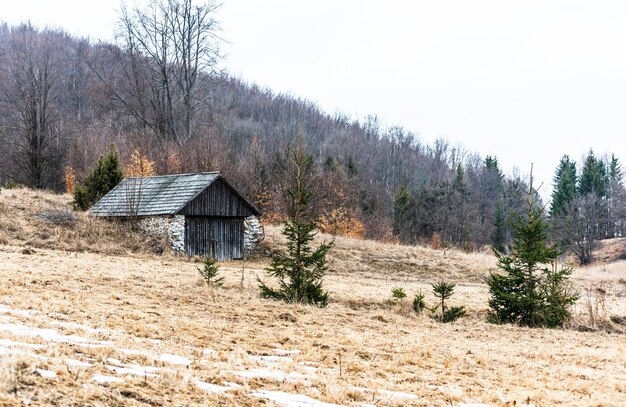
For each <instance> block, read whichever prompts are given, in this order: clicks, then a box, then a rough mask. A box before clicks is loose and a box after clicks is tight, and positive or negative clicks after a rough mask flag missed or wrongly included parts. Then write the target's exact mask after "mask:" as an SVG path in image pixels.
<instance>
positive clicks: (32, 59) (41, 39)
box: [1, 24, 66, 189]
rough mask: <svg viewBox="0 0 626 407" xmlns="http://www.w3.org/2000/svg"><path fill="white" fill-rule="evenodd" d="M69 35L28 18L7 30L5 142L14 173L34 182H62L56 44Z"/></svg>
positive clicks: (59, 70) (59, 55) (60, 90)
mask: <svg viewBox="0 0 626 407" xmlns="http://www.w3.org/2000/svg"><path fill="white" fill-rule="evenodd" d="M65 40H66V36H65V34H63V33H61V32H56V31H51V30H45V31H43V32H41V33H40V32H38V31H37V30H36V29H35V28H34V27H32V26H31V25H30V24H23V25H20V26H18V27H14V28H11V29H10V31H9V41H8V48H7V50H6V53H7V54H6V63H7V66H6V68H7V69H6V71H5V72H4V75H6V76H5V80H6V82H5V84H4V85H5V86H4V87H3V92H2V95H1V96H2V99H3V102H4V103H3V106H4V109H3V110H4V111H5V114H6V115H7V117H6V118H5V123H4V126H3V127H4V131H3V134H4V138H5V140H4V143H5V145H6V147H7V151H8V156H9V159H10V161H11V163H12V166H13V168H11V170H12V171H11V174H10V177H11V178H13V179H14V180H16V181H18V182H22V183H24V184H26V185H29V186H31V187H34V188H54V189H60V188H61V187H62V185H63V176H62V169H63V163H62V161H61V158H62V156H63V152H64V147H65V138H64V137H63V134H62V132H61V129H60V124H59V122H60V107H59V104H60V101H59V99H60V98H61V96H62V94H63V92H64V90H65V89H64V85H65V84H64V75H63V72H62V68H61V61H62V60H63V58H64V56H63V53H62V51H61V50H59V47H58V45H59V44H62V43H64V42H65Z"/></svg>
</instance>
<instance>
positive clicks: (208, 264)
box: [198, 256, 224, 302]
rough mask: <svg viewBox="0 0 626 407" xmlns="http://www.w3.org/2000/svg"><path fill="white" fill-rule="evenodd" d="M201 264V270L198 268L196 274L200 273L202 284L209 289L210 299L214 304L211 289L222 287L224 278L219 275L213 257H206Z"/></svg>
mask: <svg viewBox="0 0 626 407" xmlns="http://www.w3.org/2000/svg"><path fill="white" fill-rule="evenodd" d="M203 264H204V266H203V267H202V268H198V273H200V276H201V277H202V279H203V280H204V282H205V283H206V284H207V286H209V288H210V289H211V298H212V299H213V302H215V293H214V292H213V289H214V288H216V287H221V286H222V285H224V277H223V276H220V275H219V266H218V265H217V262H216V261H215V259H214V258H213V257H211V256H208V257H207V258H205V259H204V262H203Z"/></svg>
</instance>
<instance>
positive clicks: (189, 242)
mask: <svg viewBox="0 0 626 407" xmlns="http://www.w3.org/2000/svg"><path fill="white" fill-rule="evenodd" d="M185 251H186V252H187V255H188V256H212V257H213V258H215V259H217V260H220V261H223V260H234V259H241V258H243V218H235V217H210V218H209V217H196V216H191V217H189V216H187V217H185Z"/></svg>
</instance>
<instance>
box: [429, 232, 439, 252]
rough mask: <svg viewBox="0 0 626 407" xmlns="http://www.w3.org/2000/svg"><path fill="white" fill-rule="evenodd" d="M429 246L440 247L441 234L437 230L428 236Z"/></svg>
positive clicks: (437, 248) (436, 248)
mask: <svg viewBox="0 0 626 407" xmlns="http://www.w3.org/2000/svg"><path fill="white" fill-rule="evenodd" d="M430 247H431V248H433V249H435V250H439V249H441V234H439V232H435V233H433V235H432V237H431V238H430Z"/></svg>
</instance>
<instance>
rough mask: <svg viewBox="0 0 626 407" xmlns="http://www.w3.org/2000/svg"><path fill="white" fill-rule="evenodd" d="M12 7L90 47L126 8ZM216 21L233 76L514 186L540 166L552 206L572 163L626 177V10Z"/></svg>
mask: <svg viewBox="0 0 626 407" xmlns="http://www.w3.org/2000/svg"><path fill="white" fill-rule="evenodd" d="M1 4H2V8H1V10H2V11H0V19H2V20H4V21H6V22H9V23H17V22H19V21H24V20H27V19H30V20H31V21H32V22H33V23H35V24H37V25H38V26H44V25H51V26H56V27H63V28H65V29H66V30H68V31H69V32H72V33H75V34H78V35H83V36H89V37H91V38H93V39H99V38H102V39H109V38H111V33H112V30H113V24H114V22H115V20H116V15H117V14H116V10H117V9H119V2H117V1H110V2H107V1H103V0H100V1H94V0H89V1H88V0H82V1H77V0H74V1H72V0H55V1H45V0H39V1H38V0H20V1H6V0H3V1H2V2H1ZM218 19H219V20H220V21H221V26H222V29H223V34H222V35H223V37H224V38H225V39H227V40H228V41H229V43H227V44H225V45H224V46H223V49H224V51H225V52H226V54H227V59H226V60H225V61H224V67H225V68H226V69H227V70H228V71H229V72H231V73H232V74H234V75H236V76H239V77H241V78H242V79H245V80H246V81H249V82H255V83H257V84H259V85H261V86H266V87H269V88H271V89H273V90H274V91H276V92H287V93H290V94H292V95H294V96H298V97H304V98H306V99H310V100H312V101H314V102H316V103H317V104H318V105H319V106H320V107H321V108H322V109H324V110H325V111H327V112H329V113H334V112H342V113H346V114H348V115H350V116H351V117H353V118H363V117H364V116H365V115H367V114H372V115H376V116H378V117H379V119H381V121H382V122H383V123H385V124H387V125H401V126H403V127H405V128H406V129H408V130H411V131H413V132H416V133H419V134H420V135H421V138H422V140H424V141H427V142H431V141H433V140H434V139H436V138H437V137H444V138H446V139H448V140H449V141H451V142H452V143H461V144H462V145H464V146H465V147H466V148H467V149H469V150H471V151H477V152H479V153H480V154H481V155H483V156H484V155H487V154H489V155H495V156H497V157H498V159H499V160H500V163H501V164H502V166H503V168H504V169H505V171H507V172H509V173H510V172H511V170H512V168H513V167H514V166H515V167H518V168H520V169H521V171H522V172H528V169H529V168H530V164H531V163H534V166H535V175H536V178H537V181H539V182H544V189H543V190H542V193H543V194H544V195H547V194H549V190H550V187H551V183H552V176H553V173H554V170H555V168H556V166H557V164H558V161H559V159H560V158H561V156H562V155H563V154H569V155H570V157H572V158H574V159H576V160H580V159H581V157H582V155H583V154H585V153H586V152H587V151H588V150H589V148H593V149H594V151H595V152H596V154H597V155H603V154H606V153H612V152H614V153H615V154H616V155H617V156H618V157H619V158H620V160H621V161H622V162H624V163H625V164H626V144H625V143H623V141H622V140H623V137H624V136H625V135H626V24H625V23H624V22H625V21H626V2H624V1H618V0H615V1H608V0H593V1H592V0H589V1H577V0H560V1H557V0H553V1H548V0H543V1H534V0H525V1H507V0H493V1H484V0H472V1H467V0H456V1H452V0H436V1H433V0H430V1H425V0H424V1H422V0H419V1H416V0H414V1H406V0H387V1H384V2H383V1H371V0H361V1H359V0H343V1H341V0H334V1H331V0H308V1H295V0H263V1H259V0H224V3H223V5H222V7H221V8H220V10H219V12H218ZM625 166H626V165H625Z"/></svg>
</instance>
